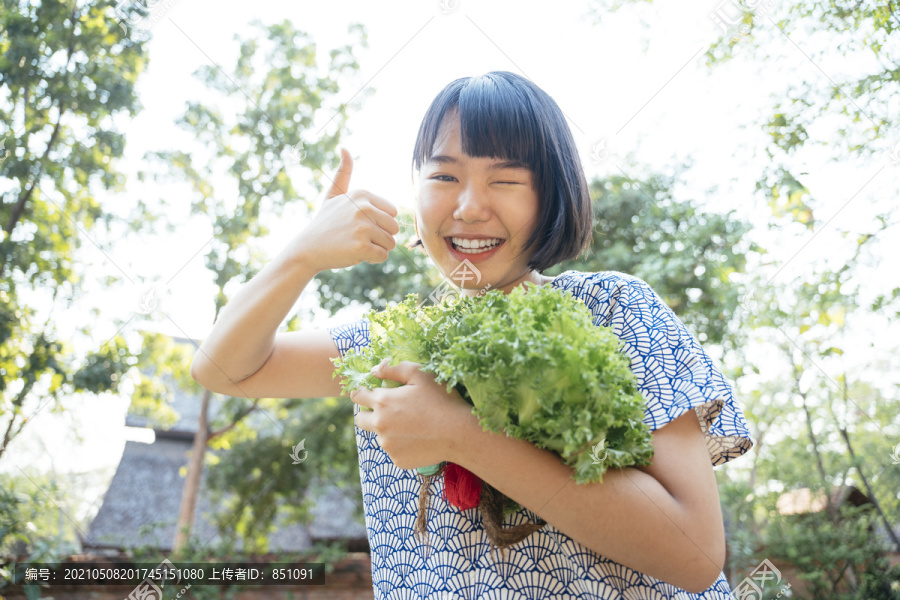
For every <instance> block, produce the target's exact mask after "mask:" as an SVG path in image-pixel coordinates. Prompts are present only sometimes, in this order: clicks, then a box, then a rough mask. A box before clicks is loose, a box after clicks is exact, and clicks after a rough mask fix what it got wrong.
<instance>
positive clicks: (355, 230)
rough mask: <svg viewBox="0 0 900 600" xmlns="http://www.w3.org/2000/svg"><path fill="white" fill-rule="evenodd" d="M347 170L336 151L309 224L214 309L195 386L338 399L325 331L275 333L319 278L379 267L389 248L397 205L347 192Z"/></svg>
mask: <svg viewBox="0 0 900 600" xmlns="http://www.w3.org/2000/svg"><path fill="white" fill-rule="evenodd" d="M352 171H353V159H352V158H351V156H350V153H349V152H348V151H347V150H346V149H342V150H341V163H340V165H339V166H338V170H337V173H336V174H335V177H334V181H333V182H332V185H331V187H330V188H329V189H328V191H327V192H326V193H325V198H324V201H323V202H322V203H321V207H320V209H319V211H318V212H317V213H316V215H315V216H314V217H313V219H312V221H311V222H310V223H309V224H308V225H307V226H306V228H304V230H303V231H302V232H300V234H299V235H298V236H297V237H295V238H294V239H293V240H291V242H290V243H289V244H288V245H287V247H285V249H284V250H282V252H281V253H280V254H279V255H278V256H277V257H276V258H275V259H274V260H273V261H272V262H270V263H269V264H268V265H266V267H265V268H264V269H262V270H261V271H260V272H259V273H257V274H256V276H255V277H253V279H251V280H250V281H249V282H247V283H246V284H244V285H243V287H241V289H240V290H239V291H238V293H237V294H236V295H235V297H234V298H233V299H232V300H230V301H229V302H228V304H226V305H225V307H224V308H223V309H222V310H221V311H220V312H219V315H218V318H217V320H216V323H215V325H214V327H213V329H212V331H210V333H209V335H208V336H207V337H206V339H205V340H203V344H202V345H201V346H200V348H199V350H198V351H197V353H196V354H195V355H194V359H193V361H192V362H191V376H192V377H193V378H194V379H195V380H196V381H197V382H198V383H199V384H200V385H202V386H204V387H205V388H207V389H209V390H212V391H214V392H219V393H227V394H230V395H233V396H240V397H251V398H259V397H277V398H282V397H285V398H288V397H294V398H306V397H314V396H319V395H325V394H327V395H339V394H340V385H339V384H338V382H335V381H332V379H331V374H332V372H333V370H334V365H332V364H331V362H330V361H329V358H334V357H337V356H339V353H338V350H337V347H336V346H335V344H334V342H333V341H332V340H331V339H330V337H329V335H328V333H327V332H325V331H315V332H309V331H302V332H289V333H283V334H277V333H276V332H277V330H278V327H279V325H280V324H281V322H282V321H283V320H284V318H285V317H286V316H287V314H288V312H289V311H290V310H291V308H292V307H293V306H294V304H295V303H296V302H297V298H298V297H299V296H300V294H301V293H302V292H303V290H304V289H305V288H306V286H307V285H309V282H310V281H311V280H312V279H313V278H314V277H315V276H316V275H317V274H318V273H320V272H321V271H325V270H328V269H339V268H344V267H351V266H353V265H356V264H359V263H361V262H362V261H364V260H365V261H368V262H372V263H374V262H384V261H385V260H387V257H388V252H390V251H391V250H393V249H394V247H395V246H396V242H395V240H394V238H393V236H394V235H396V234H397V233H399V231H400V225H399V224H398V223H397V220H396V219H395V217H396V216H397V207H396V206H394V205H393V204H392V203H390V202H388V201H387V200H385V199H384V198H381V197H379V196H376V195H375V194H372V193H370V192H368V191H366V190H354V191H353V192H350V193H349V194H348V193H346V190H347V189H348V188H349V185H350V176H351V174H352ZM242 383H246V385H241V384H242Z"/></svg>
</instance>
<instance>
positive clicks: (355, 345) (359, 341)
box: [328, 319, 369, 356]
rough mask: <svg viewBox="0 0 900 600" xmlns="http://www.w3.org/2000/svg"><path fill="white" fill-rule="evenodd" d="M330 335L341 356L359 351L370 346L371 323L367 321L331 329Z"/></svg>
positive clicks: (360, 320) (362, 320) (352, 322)
mask: <svg viewBox="0 0 900 600" xmlns="http://www.w3.org/2000/svg"><path fill="white" fill-rule="evenodd" d="M328 333H329V334H331V338H332V339H333V340H334V343H335V344H337V347H338V351H339V352H340V353H341V356H344V354H345V353H346V352H348V351H350V350H359V349H360V348H365V347H366V346H368V345H369V322H368V321H367V320H366V319H359V320H358V321H351V322H350V323H344V324H343V325H338V326H337V327H329V328H328Z"/></svg>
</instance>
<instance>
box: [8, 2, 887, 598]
mask: <svg viewBox="0 0 900 600" xmlns="http://www.w3.org/2000/svg"><path fill="white" fill-rule="evenodd" d="M898 29H900V5H897V3H896V2H892V1H891V0H888V2H886V3H880V4H879V3H874V2H849V1H843V0H841V1H836V2H828V3H814V2H809V1H806V2H799V3H790V4H785V3H776V2H773V1H769V2H768V3H766V2H763V1H762V0H759V1H758V2H752V1H750V0H745V1H738V0H720V1H718V2H713V1H707V0H702V1H700V2H692V3H689V4H688V5H685V4H684V3H679V2H675V1H674V0H652V1H640V2H639V1H626V0H592V1H591V2H576V1H574V0H567V1H562V2H554V3H553V7H552V10H551V9H549V8H546V7H543V6H536V5H535V6H531V5H528V4H524V3H521V2H518V3H517V2H508V1H503V0H491V1H489V2H480V3H477V4H476V3H475V2H471V0H452V1H451V0H441V1H428V2H412V1H401V2H395V3H393V4H391V5H390V6H387V5H384V4H381V3H371V2H334V3H309V2H298V3H284V2H274V1H271V0H260V1H257V2H252V3H246V2H217V3H213V2H210V1H206V0H122V1H120V2H111V1H107V0H64V1H57V0H48V1H44V2H40V3H35V2H30V1H26V0H3V1H2V3H0V50H2V54H0V113H2V123H0V227H2V229H3V233H2V234H0V272H2V275H3V277H2V283H0V375H2V379H0V554H2V556H3V557H4V561H18V562H20V563H29V562H53V561H63V562H66V561H68V562H72V561H78V560H86V557H98V556H102V557H105V558H106V559H108V560H118V561H125V560H136V559H141V560H146V561H147V562H154V563H158V562H160V560H162V558H164V557H166V556H170V557H178V558H180V559H181V560H185V561H189V560H214V559H216V558H217V557H218V558H225V557H227V558H235V557H255V559H259V560H277V561H281V560H286V559H287V558H291V559H292V560H293V559H296V560H310V561H313V560H315V561H319V562H323V563H325V564H326V565H327V569H328V572H329V573H331V577H332V579H330V581H331V584H332V585H333V586H335V587H342V588H344V592H345V593H346V594H347V596H346V597H361V598H362V597H371V593H372V590H371V579H368V580H366V577H370V574H369V572H368V569H369V566H368V563H367V556H368V553H369V552H370V551H371V550H370V548H369V547H368V542H367V540H366V535H365V531H366V530H365V525H364V521H363V517H362V497H361V494H360V486H359V474H358V463H357V451H356V446H355V440H354V435H353V417H352V414H353V411H352V403H351V402H350V401H349V400H348V399H346V398H323V399H273V398H259V399H242V398H229V397H222V396H221V395H218V394H210V393H209V392H207V391H206V390H204V389H203V388H201V387H200V386H199V385H198V384H196V383H195V382H194V381H193V379H192V378H191V377H190V374H189V366H190V361H191V359H192V358H193V355H194V353H195V352H196V348H197V345H199V343H200V342H201V341H202V339H203V338H204V336H205V335H207V333H208V332H209V330H210V329H211V327H212V325H213V323H214V321H215V318H216V315H217V314H218V312H219V310H221V308H222V307H223V306H224V305H225V304H226V303H227V302H228V299H229V298H230V297H232V296H233V295H234V293H235V292H236V290H237V289H239V288H240V286H241V284H242V283H244V282H246V281H247V280H249V279H250V278H252V277H253V276H254V275H255V274H256V273H257V272H258V271H259V270H260V269H261V268H262V267H263V266H265V264H266V263H267V262H268V261H269V260H271V259H272V258H273V257H274V256H275V255H276V254H277V253H278V252H280V250H281V249H282V248H283V247H284V246H285V245H286V244H287V243H288V242H289V241H290V240H291V239H292V238H293V237H294V236H296V235H298V233H299V232H300V231H302V229H303V227H304V226H305V225H306V223H307V222H308V220H309V219H310V217H311V215H312V214H313V213H314V211H315V209H316V208H317V206H318V200H319V197H320V195H321V194H322V191H323V190H324V189H325V188H326V187H327V185H328V184H329V183H330V177H331V176H333V172H334V170H335V168H336V167H337V163H338V159H339V153H338V148H339V146H345V147H346V148H348V149H349V150H350V152H351V153H352V155H353V156H354V160H355V166H354V172H353V179H352V184H351V187H352V188H354V189H367V190H369V191H371V192H373V193H376V194H378V195H380V196H382V197H384V198H387V199H389V200H390V201H391V202H393V203H394V204H396V205H397V206H398V207H400V210H401V221H402V222H403V225H404V228H403V230H402V231H401V234H400V235H399V236H398V242H405V241H407V240H408V239H410V238H412V237H413V236H414V231H413V228H412V224H411V223H412V217H411V213H412V211H413V208H414V197H413V190H412V185H411V160H412V148H413V143H414V139H415V135H416V132H417V131H418V127H419V123H420V120H421V118H422V116H423V115H424V113H425V110H426V109H427V107H428V104H429V103H430V102H431V100H432V99H433V98H434V96H435V95H436V94H437V93H438V92H439V91H440V90H441V89H442V88H443V87H444V86H445V85H446V84H447V83H449V82H450V81H452V80H454V79H456V78H458V77H464V76H469V75H475V74H480V73H484V72H487V71H493V70H506V71H512V72H515V73H519V74H521V75H524V76H526V77H528V78H529V79H531V80H532V81H534V82H535V83H536V84H537V85H538V86H540V87H542V88H543V89H544V90H546V91H547V92H548V93H549V94H550V95H551V96H552V97H553V98H554V99H555V100H556V101H557V103H558V104H559V106H560V107H561V109H562V110H563V112H564V113H565V114H566V116H567V118H568V119H569V125H570V127H571V129H572V132H573V135H574V137H575V140H576V142H577V144H578V146H579V151H580V154H581V159H582V163H583V165H584V168H585V172H586V174H587V176H588V179H589V181H590V183H591V193H592V197H593V200H594V212H595V229H594V237H593V243H592V246H591V249H590V251H589V252H588V253H587V254H585V255H583V256H582V257H580V258H579V259H578V260H576V261H571V262H568V263H564V264H561V265H558V266H557V267H555V268H553V269H552V270H550V271H547V272H545V274H547V275H556V274H558V273H561V272H562V271H565V270H567V269H578V270H582V271H602V270H615V271H623V272H626V273H631V274H634V275H637V276H639V277H641V278H643V279H645V280H646V281H647V282H648V283H650V285H651V286H652V287H653V288H654V289H655V290H656V291H657V292H658V293H659V294H660V295H661V296H662V297H663V298H664V300H665V301H666V302H667V303H668V304H669V306H670V307H671V308H672V309H673V310H674V311H675V312H676V313H677V314H678V316H679V317H680V318H681V319H682V320H683V321H684V322H685V323H686V324H687V326H688V328H689V329H690V330H691V331H692V333H693V334H694V335H695V336H696V337H697V338H698V339H699V340H700V341H701V343H702V344H703V346H704V348H705V349H706V350H707V351H708V352H709V353H710V354H711V355H712V356H714V358H715V359H716V360H718V361H719V362H720V364H721V365H722V368H723V371H724V372H725V373H726V376H727V377H728V379H729V380H730V381H731V382H732V383H733V385H734V387H735V391H736V394H737V398H738V400H739V402H740V404H741V406H742V407H743V409H744V414H745V416H746V418H747V421H748V423H749V425H750V429H751V433H752V436H753V439H754V442H755V445H754V447H753V448H752V450H751V451H750V452H749V453H748V454H746V455H744V456H742V457H740V458H738V459H735V460H733V461H732V462H729V463H727V464H725V465H723V466H721V467H718V468H717V469H716V474H717V478H718V481H719V493H720V497H721V501H722V509H723V512H724V515H725V518H726V528H727V538H728V558H727V564H726V575H727V576H728V578H729V581H731V583H732V585H733V586H734V587H737V586H739V585H740V584H741V582H743V581H745V580H746V579H747V578H749V577H750V576H751V574H752V573H754V572H756V571H755V569H756V568H757V567H758V565H760V563H762V562H763V561H764V560H768V561H769V564H770V565H773V566H774V567H775V568H776V569H777V571H778V578H777V581H776V580H775V579H774V578H772V579H771V580H770V581H768V582H767V583H768V586H763V585H760V586H759V587H760V588H761V589H759V590H758V591H754V593H755V594H756V595H755V596H749V595H748V596H746V597H748V598H749V597H753V598H760V599H762V598H774V597H776V596H778V595H779V594H781V595H782V596H781V597H784V596H786V595H793V596H795V597H800V598H828V599H832V598H840V599H857V598H858V599H860V600H861V599H864V598H867V599H868V598H896V597H900V574H898V573H900V567H898V566H897V565H898V564H900V418H898V415H900V397H898V396H900V395H898V383H900V378H898V373H900V369H898V364H897V363H898V358H897V349H898V342H897V339H898V325H897V317H898V314H900V269H898V264H900V261H898V258H897V257H898V256H900V237H898V235H897V232H898V229H897V227H896V225H897V222H898V220H900V216H898V214H897V206H898V192H900V119H898V116H900V90H898V88H900V34H898ZM891 257H894V258H891ZM440 280H441V278H440V275H439V274H438V273H437V271H436V270H435V269H434V267H433V265H431V263H430V262H429V261H428V260H427V257H425V256H424V255H423V254H422V253H420V252H413V251H409V250H407V249H405V248H403V247H402V243H398V247H397V249H396V250H394V251H393V252H392V253H391V255H390V258H389V259H388V260H387V261H386V262H385V263H383V264H379V265H369V264H365V263H363V264H361V265H358V266H356V267H354V268H352V269H345V270H336V271H330V272H325V273H322V274H320V275H319V276H318V277H317V278H316V279H315V280H314V282H313V284H312V285H310V286H309V287H308V288H307V289H306V290H305V291H304V293H303V294H302V295H301V296H300V298H299V299H298V301H297V303H296V305H295V307H294V310H292V311H291V314H290V315H289V318H288V319H286V320H285V322H284V323H283V324H282V327H281V330H282V331H289V330H290V331H293V330H299V329H303V328H315V329H321V328H325V327H329V326H333V325H337V324H340V323H344V322H347V321H350V320H354V319H357V318H359V317H360V316H362V315H363V314H365V312H366V311H367V310H370V309H372V308H376V309H378V308H383V307H384V306H386V304H387V303H389V302H393V301H398V300H400V299H402V298H403V297H405V296H406V294H409V293H420V294H424V296H423V297H426V296H427V294H428V293H429V292H430V290H431V289H433V288H434V287H435V286H436V285H437V284H438V283H440ZM192 458H193V459H194V460H192ZM9 577H10V576H9V570H8V569H7V571H6V572H0V587H2V586H4V585H5V584H9V583H10V581H9ZM757 583H758V581H757ZM788 583H789V584H790V585H791V587H790V589H788V590H785V588H784V586H785V585H786V584H788ZM17 589H18V588H17ZM214 589H215V588H206V589H201V588H198V589H194V590H191V593H192V594H196V595H198V596H202V595H203V594H206V593H217V592H210V590H214ZM19 591H20V592H21V593H25V591H26V590H19ZM50 591H51V588H41V587H40V586H39V585H37V584H35V585H31V586H28V589H27V593H28V594H29V597H34V598H36V597H39V596H40V595H41V594H44V595H47V594H49V593H50ZM326 592H327V590H325V591H320V593H323V594H324V593H326ZM0 593H2V590H0ZM310 593H312V592H310ZM113 595H114V594H113ZM54 597H58V598H61V597H67V596H65V595H64V594H63V593H61V592H59V591H56V592H54ZM98 597H99V596H98ZM110 597H112V596H110ZM308 597H310V598H312V597H318V596H314V595H310V596H308ZM321 597H334V596H333V595H332V596H321Z"/></svg>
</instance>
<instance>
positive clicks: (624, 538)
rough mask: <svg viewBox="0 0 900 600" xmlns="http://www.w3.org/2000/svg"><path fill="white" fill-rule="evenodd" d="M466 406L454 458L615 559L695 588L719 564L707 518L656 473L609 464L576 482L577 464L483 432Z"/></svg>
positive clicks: (710, 577) (454, 444)
mask: <svg viewBox="0 0 900 600" xmlns="http://www.w3.org/2000/svg"><path fill="white" fill-rule="evenodd" d="M469 409H470V407H463V408H462V413H466V414H462V415H461V417H460V420H459V421H458V422H456V423H455V425H456V426H458V427H459V428H460V429H457V431H459V432H461V433H459V434H458V435H455V436H454V439H455V441H453V442H451V447H450V449H449V452H448V457H449V460H451V461H452V462H455V463H456V464H459V465H461V466H463V467H465V468H466V469H468V470H469V471H471V472H472V473H474V474H475V475H477V476H478V477H480V478H481V479H483V480H484V481H486V482H488V483H490V484H491V485H492V486H494V487H495V488H496V489H498V490H499V491H500V492H502V493H503V494H505V495H506V496H507V497H509V498H511V499H513V500H515V501H516V502H518V503H519V504H520V505H522V506H524V507H525V508H527V509H529V510H531V511H532V512H534V513H535V514H537V515H538V516H540V517H541V518H543V519H544V520H545V521H547V523H549V524H550V525H552V526H553V527H555V528H557V529H558V530H560V531H562V532H563V533H565V534H566V535H568V536H569V537H571V538H572V539H574V540H575V541H577V542H579V543H581V544H582V545H584V546H586V547H588V548H590V549H591V550H594V551H595V552H597V553H598V554H600V555H602V556H604V557H607V558H609V559H611V560H614V561H616V562H619V563H621V564H624V565H627V566H629V567H631V568H633V569H635V570H637V571H640V572H642V573H646V574H648V575H650V576H652V577H656V578H657V579H660V580H662V581H665V582H667V583H671V584H673V585H675V586H678V587H681V588H683V589H686V590H688V591H691V592H700V591H703V590H705V589H707V588H708V587H709V586H711V585H712V584H713V582H714V581H715V579H716V578H717V577H718V575H719V573H720V572H721V568H722V565H721V564H718V563H717V560H718V557H717V551H716V550H717V548H716V544H714V543H710V540H711V538H712V537H713V536H711V535H710V531H709V528H708V527H707V526H706V525H705V523H704V521H706V520H708V521H712V518H711V517H709V518H708V519H706V518H704V517H703V516H701V515H698V514H696V511H694V512H693V513H692V512H691V511H689V510H688V509H687V507H685V506H684V505H683V504H682V503H681V502H679V501H678V500H677V499H676V498H674V497H673V496H672V495H671V494H670V493H669V492H668V491H667V490H666V488H665V487H664V486H663V485H662V484H661V483H660V482H658V481H657V480H656V479H654V478H653V477H652V476H651V475H649V474H647V473H644V472H643V471H640V470H638V469H634V468H626V469H609V470H608V471H607V472H606V473H605V474H604V476H603V482H602V483H591V484H576V483H575V481H574V479H573V473H574V471H573V469H572V468H570V467H568V466H566V465H565V464H564V463H563V462H562V460H561V459H560V458H559V457H558V456H557V455H555V454H553V453H552V452H549V451H547V450H542V449H540V448H537V447H536V446H534V445H533V444H531V443H529V442H526V441H523V440H519V439H515V438H511V437H507V436H505V435H503V434H498V433H491V432H485V431H483V430H482V428H481V426H480V425H479V424H478V422H477V419H476V418H475V417H474V416H473V415H472V414H471V413H470V412H469Z"/></svg>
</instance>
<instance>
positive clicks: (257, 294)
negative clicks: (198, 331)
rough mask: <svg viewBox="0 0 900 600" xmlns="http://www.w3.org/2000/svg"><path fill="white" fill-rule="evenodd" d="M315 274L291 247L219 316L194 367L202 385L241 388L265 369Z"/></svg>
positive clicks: (196, 357) (240, 290)
mask: <svg viewBox="0 0 900 600" xmlns="http://www.w3.org/2000/svg"><path fill="white" fill-rule="evenodd" d="M316 274H317V273H316V271H315V270H314V269H312V268H310V267H308V266H307V265H306V263H305V262H304V261H303V256H302V254H298V252H297V250H296V249H295V248H294V247H293V246H292V245H289V246H288V247H286V248H285V249H284V251H282V252H281V253H280V254H279V255H278V256H276V257H275V258H274V259H273V260H272V261H271V262H269V264H267V265H266V266H265V267H264V268H263V269H262V270H261V271H260V272H259V273H257V274H256V275H255V276H254V277H253V278H252V279H251V280H250V281H248V282H247V283H245V284H244V285H243V286H242V287H241V288H240V289H239V290H238V292H237V294H235V296H234V298H232V299H231V300H229V302H228V304H226V305H225V306H224V307H223V308H222V310H220V311H219V315H218V318H217V319H216V322H215V325H214V326H213V328H212V330H211V331H210V332H209V335H207V337H206V339H205V340H203V343H202V344H201V345H200V349H199V350H198V352H197V353H196V355H195V356H194V360H193V361H192V363H191V375H192V376H193V377H194V378H195V379H196V380H197V381H198V382H200V383H201V384H207V383H208V384H210V385H212V384H214V382H217V381H225V382H233V383H237V382H239V381H241V380H242V379H244V378H246V377H249V376H250V375H252V374H253V373H255V372H256V371H257V370H259V368H260V367H261V366H262V365H263V364H265V362H266V360H268V358H269V356H270V355H271V354H272V350H273V348H274V342H275V334H276V333H277V331H278V327H279V326H280V325H281V323H282V321H284V318H285V317H286V316H287V314H288V312H289V311H290V310H291V308H293V306H294V304H295V303H296V302H297V298H299V297H300V294H301V293H302V292H303V290H304V289H305V288H306V286H307V285H309V282H310V281H312V279H313V277H315V276H316Z"/></svg>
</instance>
